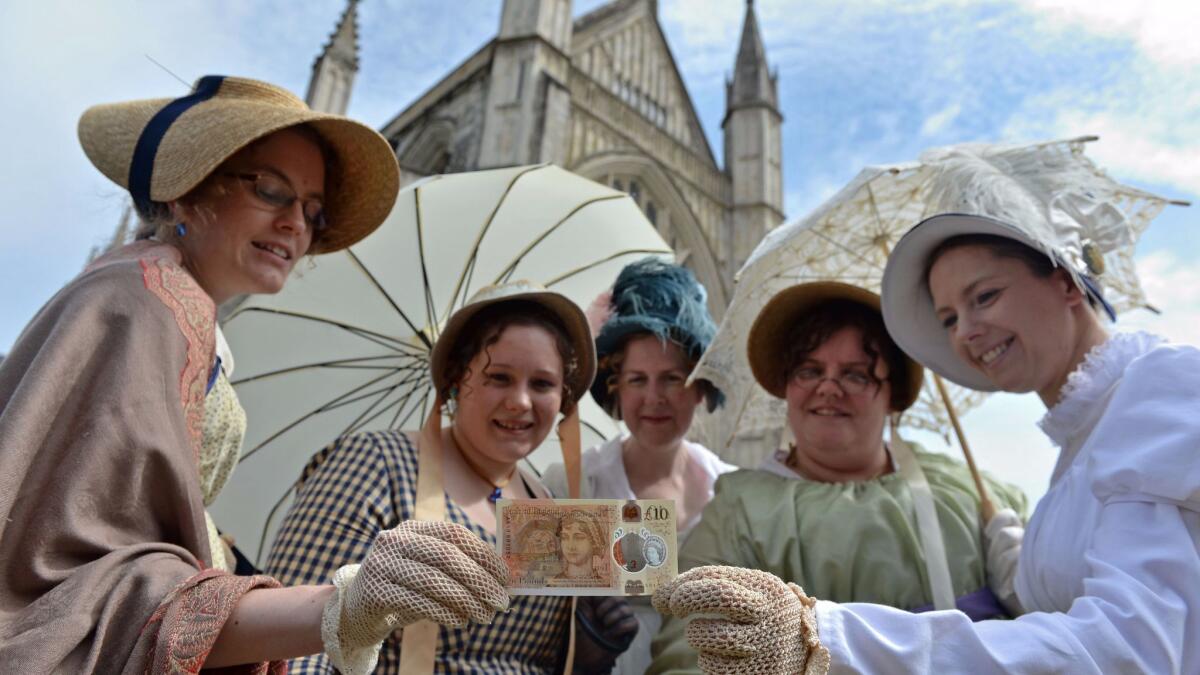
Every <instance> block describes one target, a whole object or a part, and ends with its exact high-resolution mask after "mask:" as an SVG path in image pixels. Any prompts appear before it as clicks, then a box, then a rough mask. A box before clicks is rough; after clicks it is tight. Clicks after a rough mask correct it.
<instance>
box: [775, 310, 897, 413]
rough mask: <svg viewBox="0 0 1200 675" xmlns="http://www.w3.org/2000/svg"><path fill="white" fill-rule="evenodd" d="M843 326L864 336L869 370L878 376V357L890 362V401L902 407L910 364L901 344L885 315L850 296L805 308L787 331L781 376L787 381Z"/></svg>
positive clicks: (888, 366)
mask: <svg viewBox="0 0 1200 675" xmlns="http://www.w3.org/2000/svg"><path fill="white" fill-rule="evenodd" d="M844 328H853V329H855V330H857V331H858V332H859V334H860V335H861V336H862V350H863V351H864V352H865V353H866V354H867V356H868V357H869V358H870V360H871V364H870V368H869V369H868V373H869V374H870V375H871V377H872V378H874V377H875V369H876V367H877V365H878V364H879V359H881V358H882V359H883V362H884V363H885V364H886V365H887V368H888V375H887V381H888V382H889V383H890V384H891V386H892V393H891V400H890V401H889V403H890V404H891V407H892V409H893V410H901V409H903V408H904V406H905V404H906V403H907V400H906V399H907V397H908V376H909V375H908V364H907V362H906V361H905V359H904V354H902V353H901V352H900V348H899V347H897V346H896V343H895V342H893V341H892V338H891V336H890V335H888V332H887V328H886V327H885V326H884V325H883V317H882V316H881V315H880V314H879V312H878V311H877V310H875V309H872V308H870V307H867V306H866V305H863V304H860V303H857V302H853V301H851V300H830V301H828V302H824V303H822V304H820V305H817V306H816V307H814V308H812V309H810V310H808V311H806V312H804V313H803V314H802V315H801V316H800V317H799V318H798V319H797V321H796V322H795V323H794V324H792V327H791V329H790V330H789V331H788V338H787V342H786V344H787V345H788V347H787V352H786V353H785V354H784V355H783V356H784V359H783V366H784V369H783V373H782V377H783V378H784V380H785V381H786V380H787V379H789V378H791V376H792V373H794V372H795V371H796V369H797V368H799V367H800V364H802V363H804V361H805V360H806V359H808V357H809V355H810V354H812V353H813V352H814V351H816V350H817V349H819V348H820V347H821V345H823V344H825V342H826V341H827V340H829V338H831V337H833V335H834V334H835V333H837V332H839V331H841V330H842V329H844Z"/></svg>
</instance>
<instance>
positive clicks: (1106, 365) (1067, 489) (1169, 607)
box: [817, 334, 1200, 673]
mask: <svg viewBox="0 0 1200 675" xmlns="http://www.w3.org/2000/svg"><path fill="white" fill-rule="evenodd" d="M1040 425H1041V427H1042V430H1043V431H1045V432H1046V434H1047V435H1048V436H1049V437H1050V439H1051V440H1052V441H1053V442H1054V443H1055V444H1056V445H1058V446H1059V447H1060V449H1061V450H1060V455H1059V460H1058V464H1057V466H1056V467H1055V470H1054V474H1053V476H1052V478H1051V483H1050V489H1049V491H1048V492H1047V493H1046V495H1045V496H1044V497H1043V498H1042V500H1041V502H1040V503H1039V504H1038V506H1037V509H1036V511H1035V512H1034V514H1033V517H1032V518H1031V519H1030V520H1029V525H1028V528H1027V530H1026V533H1025V540H1024V546H1023V549H1022V551H1021V560H1020V564H1019V566H1018V568H1017V579H1016V589H1017V595H1018V597H1019V598H1020V601H1021V604H1022V605H1023V606H1024V607H1025V608H1027V609H1028V611H1029V612H1030V613H1029V614H1025V615H1023V616H1021V617H1020V618H1018V619H1015V620H1013V621H983V622H979V623H971V621H970V620H969V619H967V617H966V615H964V614H962V613H960V612H957V611H944V612H929V613H927V614H919V615H914V614H909V613H907V612H903V611H900V610H895V609H891V608H887V607H880V606H877V605H866V604H853V603H851V604H843V605H839V604H836V603H831V602H824V601H822V602H818V604H817V626H818V631H819V634H820V638H821V642H822V643H823V644H825V646H826V647H828V648H829V650H830V652H831V654H832V656H833V667H832V669H831V671H830V672H831V673H860V672H863V673H951V672H971V673H1200V350H1197V349H1195V348H1193V347H1187V346H1176V345H1168V344H1166V343H1164V342H1163V341H1162V340H1161V339H1160V338H1157V337H1154V336H1151V335H1146V334H1117V335H1114V336H1113V337H1112V338H1110V339H1109V340H1108V341H1106V342H1105V343H1104V344H1103V345H1100V346H1099V347H1097V348H1096V349H1095V350H1093V351H1092V353H1091V354H1089V355H1088V357H1087V358H1086V359H1085V360H1084V362H1083V364H1081V365H1080V367H1079V368H1078V369H1077V370H1076V371H1075V372H1074V373H1072V374H1071V376H1070V378H1069V379H1068V382H1067V385H1066V386H1065V387H1064V389H1063V395H1062V398H1061V400H1060V402H1059V403H1058V404H1057V405H1056V406H1054V408H1052V409H1051V410H1050V411H1049V412H1048V413H1047V414H1046V417H1045V418H1044V419H1043V420H1042V421H1041V423H1040Z"/></svg>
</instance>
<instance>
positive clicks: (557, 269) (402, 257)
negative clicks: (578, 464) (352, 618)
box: [212, 165, 673, 561]
mask: <svg viewBox="0 0 1200 675" xmlns="http://www.w3.org/2000/svg"><path fill="white" fill-rule="evenodd" d="M647 255H661V256H673V253H672V251H671V249H670V247H669V246H668V245H667V244H666V243H665V242H664V241H663V240H662V238H661V237H660V236H659V234H658V233H657V231H656V230H655V228H654V226H653V225H651V224H650V223H649V222H648V221H647V220H646V219H645V217H644V216H643V215H642V213H641V211H640V210H639V209H638V206H637V205H636V203H634V202H633V201H632V200H631V199H630V198H629V197H628V196H627V195H626V194H625V193H623V192H618V191H616V190H613V189H611V188H608V187H605V186H603V185H600V184H599V183H595V182H592V181H590V180H587V179H585V178H582V177H579V176H576V175H575V174H572V173H570V172H568V171H565V170H563V169H561V168H558V167H555V166H550V165H542V166H526V167H515V168H506V169H497V170H491V171H479V172H472V173H463V174H453V175H447V176H434V177H431V178H427V179H423V180H421V181H419V182H417V183H414V184H412V185H409V186H407V187H405V188H404V189H402V190H401V191H400V194H399V196H398V198H397V200H396V205H395V208H394V209H393V211H392V213H391V215H389V216H388V219H387V220H386V221H385V222H384V224H383V225H382V226H381V227H380V228H379V229H378V230H376V231H375V232H374V233H373V234H371V235H370V236H369V237H367V238H366V239H364V240H363V241H362V242H360V243H358V244H356V245H354V246H352V247H351V248H349V249H347V250H345V251H340V252H337V253H332V254H328V255H324V256H321V257H320V258H318V259H315V261H314V262H313V263H312V264H310V265H306V264H305V263H301V264H300V265H298V266H297V271H296V272H295V273H294V274H293V276H292V278H291V279H289V281H288V284H287V286H286V287H285V288H284V290H283V291H281V292H280V293H278V294H276V295H272V296H252V297H251V298H249V299H248V300H247V301H246V302H244V303H243V304H242V305H241V306H239V307H238V308H237V309H236V310H235V311H234V312H233V313H232V314H231V315H230V317H229V318H228V319H227V320H226V321H225V323H224V326H223V328H224V331H225V335H226V337H227V339H228V341H229V343H230V346H231V348H232V350H233V352H234V354H235V355H236V357H237V361H238V368H237V371H236V373H235V377H234V381H233V384H234V388H235V389H236V391H237V394H238V397H239V398H240V399H241V402H242V405H243V406H244V407H245V408H246V412H247V417H248V420H249V423H248V429H247V433H246V440H245V443H244V446H243V451H242V457H241V460H240V462H239V465H238V469H237V471H236V472H234V474H233V476H232V477H231V479H230V481H229V483H228V484H227V485H226V486H225V489H224V490H223V491H222V493H221V496H220V498H219V499H218V500H217V501H216V503H215V504H214V505H213V508H212V514H213V518H214V520H215V521H216V522H217V524H218V525H219V526H220V527H221V528H222V530H223V531H226V532H230V533H232V534H233V535H234V536H235V537H236V539H237V542H238V547H239V548H240V549H241V550H242V551H243V552H244V553H245V554H246V555H247V556H248V557H249V558H250V559H251V560H258V561H263V560H265V558H266V552H267V550H268V549H269V545H270V542H271V540H272V538H273V536H274V529H275V527H277V526H278V523H279V521H281V520H282V518H283V515H284V514H285V513H286V508H287V505H288V503H289V497H290V493H291V489H292V485H293V484H294V482H295V481H296V479H297V478H298V477H299V475H300V471H301V469H302V468H303V467H304V465H305V464H306V463H307V462H308V460H309V458H310V457H311V456H312V455H313V454H314V453H315V452H317V451H318V450H320V449H321V448H322V447H324V446H326V445H327V444H328V443H330V442H331V441H333V440H334V439H335V438H337V437H339V436H342V435H345V434H351V433H355V432H359V431H369V430H381V429H406V430H414V431H415V430H417V429H419V428H420V427H421V425H422V423H423V422H424V420H425V418H426V414H427V413H428V412H429V407H430V406H431V405H432V403H433V399H434V393H433V391H432V382H431V380H430V374H429V357H430V350H431V348H432V345H433V343H434V341H436V340H437V337H438V334H439V332H440V330H441V327H442V326H443V325H444V323H445V321H446V320H447V319H448V318H449V316H450V315H451V314H452V313H453V312H454V311H455V310H456V309H458V308H459V307H461V306H462V305H463V304H465V303H466V301H467V299H468V298H470V297H471V295H472V294H473V293H474V292H475V291H477V290H478V289H480V288H482V287H484V286H488V285H492V284H497V283H504V282H507V281H516V280H520V279H526V280H530V281H533V282H535V283H538V284H541V285H543V286H545V287H547V288H549V289H551V290H556V291H559V292H561V293H563V294H564V295H566V296H567V297H569V298H571V299H572V300H574V301H575V302H576V303H577V304H579V305H581V306H584V307H586V306H587V304H588V303H590V302H591V301H592V299H593V298H595V297H596V296H597V295H598V294H599V293H600V292H601V291H603V290H605V289H607V288H608V287H610V286H611V285H612V282H613V279H615V278H616V276H617V273H618V272H619V271H620V270H621V268H622V267H624V266H625V265H626V264H628V263H629V262H632V261H633V260H637V259H640V258H643V257H645V256H647ZM580 416H581V420H582V429H583V443H584V447H587V446H588V445H589V444H592V443H598V442H600V441H602V440H604V439H605V438H607V437H609V436H610V435H612V434H613V433H615V432H616V430H617V427H616V425H615V423H614V422H613V421H612V420H611V419H609V417H608V416H607V415H606V414H604V412H603V411H601V410H600V409H599V407H598V406H596V404H595V403H594V402H593V401H592V400H591V398H590V397H586V396H585V397H584V398H583V400H581V401H580ZM558 456H559V449H558V439H557V438H555V437H554V435H553V434H551V437H550V438H548V439H547V441H546V443H544V444H543V445H542V447H541V448H539V449H538V450H537V451H535V453H534V455H532V456H531V459H532V460H533V461H534V464H535V465H544V464H546V463H548V462H549V461H553V460H555V459H557V458H558Z"/></svg>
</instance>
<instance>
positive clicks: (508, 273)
mask: <svg viewBox="0 0 1200 675" xmlns="http://www.w3.org/2000/svg"><path fill="white" fill-rule="evenodd" d="M626 197H628V195H626V194H624V193H620V192H618V193H616V194H611V195H606V196H603V197H593V198H591V199H588V200H586V201H584V202H581V203H579V204H578V205H577V206H576V207H575V208H573V209H571V210H570V211H569V212H568V213H567V215H565V216H563V217H562V219H561V220H559V221H558V222H557V223H555V224H553V225H551V226H550V227H549V228H547V229H546V230H545V231H544V232H542V233H541V234H539V235H538V236H537V237H535V238H534V239H533V240H532V241H530V242H529V244H528V245H527V246H526V247H525V248H523V249H521V252H520V253H518V254H517V255H516V257H515V258H513V260H512V262H510V263H509V264H508V266H507V267H505V268H504V269H503V270H501V272H500V274H498V275H497V276H496V279H495V281H493V282H492V283H494V284H502V283H504V282H506V281H508V280H509V279H510V278H512V274H513V272H515V271H516V270H517V266H518V265H520V264H521V261H522V260H523V259H524V258H525V256H527V255H529V252H530V251H532V250H533V249H535V248H537V246H538V244H540V243H542V242H543V241H545V239H546V237H549V236H550V235H551V234H554V232H555V230H557V229H558V228H560V227H562V225H563V224H564V223H566V222H567V221H568V220H570V219H571V217H572V216H574V215H575V214H576V213H579V212H580V211H582V210H583V209H584V208H586V207H588V206H591V205H592V204H596V203H598V202H605V201H609V200H612V199H625V198H626Z"/></svg>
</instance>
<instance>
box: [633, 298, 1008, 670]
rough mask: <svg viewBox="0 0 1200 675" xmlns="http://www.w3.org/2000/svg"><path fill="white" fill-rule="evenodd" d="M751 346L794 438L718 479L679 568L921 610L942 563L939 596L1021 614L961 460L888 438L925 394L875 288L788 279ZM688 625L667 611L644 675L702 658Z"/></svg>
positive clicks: (978, 611) (981, 613) (692, 666)
mask: <svg viewBox="0 0 1200 675" xmlns="http://www.w3.org/2000/svg"><path fill="white" fill-rule="evenodd" d="M747 342H748V346H747V349H748V352H749V359H750V365H751V369H752V371H753V373H754V376H755V379H757V380H758V382H759V384H760V385H762V387H763V388H764V389H766V390H767V392H768V393H770V394H772V395H773V396H776V397H778V398H783V399H785V400H786V401H787V416H788V426H789V427H790V428H791V431H792V434H793V436H794V437H795V443H794V444H792V445H791V446H790V447H788V448H786V449H780V450H778V451H777V452H776V453H775V455H774V456H772V457H768V458H767V459H766V460H765V461H764V462H763V464H762V465H761V466H759V468H758V469H757V470H754V471H738V472H736V473H733V474H729V475H727V476H723V477H722V478H721V479H720V480H719V481H718V482H717V486H716V495H715V496H714V497H713V500H712V501H711V502H710V503H709V504H708V506H707V507H706V508H705V509H704V515H703V517H702V518H701V519H700V524H699V525H698V526H697V527H696V529H695V530H694V531H693V532H692V534H691V536H690V537H689V538H688V539H687V541H686V542H685V543H684V545H683V548H682V550H681V552H680V557H679V565H680V569H681V570H688V569H692V568H697V567H701V566H705V565H733V566H737V567H746V568H751V569H755V570H761V571H763V572H769V573H771V574H774V575H776V576H777V577H779V578H780V579H783V580H784V581H787V582H790V583H793V584H797V585H799V586H802V587H803V588H804V590H805V591H806V592H808V593H811V594H813V595H814V596H816V597H821V598H826V597H836V598H838V599H839V601H840V602H875V603H880V604H886V605H890V606H892V607H898V608H900V609H905V610H910V611H924V610H927V609H932V608H933V603H934V602H935V600H938V599H939V595H938V594H939V593H940V592H941V591H940V589H939V586H938V584H939V583H940V582H939V578H941V577H939V575H938V573H937V572H936V570H937V569H939V568H938V565H940V564H944V565H945V566H947V567H948V568H949V569H948V574H947V577H948V578H945V584H946V587H945V593H944V595H942V596H941V597H944V598H947V599H948V600H949V601H951V602H955V604H957V606H958V607H959V608H960V609H962V610H963V611H965V612H967V613H968V614H970V615H971V616H972V617H973V618H975V619H983V618H990V617H994V616H1000V615H1004V614H1006V613H1008V612H1009V611H1015V608H1007V607H1005V606H1003V605H1002V604H1001V602H998V601H997V598H996V597H995V595H993V593H992V591H991V590H990V588H989V585H988V582H989V581H990V580H992V579H994V578H996V577H998V574H997V571H996V570H992V569H989V568H987V566H986V565H985V557H986V555H985V553H986V551H985V549H984V546H983V543H984V542H983V540H982V538H981V536H980V535H981V532H980V523H979V512H978V501H977V498H976V496H975V493H974V489H973V484H972V482H971V477H970V474H969V473H968V471H967V469H966V467H965V466H963V465H962V464H961V463H959V462H955V461H953V460H951V459H949V458H948V457H946V456H944V455H940V454H930V453H925V452H921V451H915V452H914V451H913V450H911V449H909V448H908V446H907V444H898V443H896V442H895V439H892V442H890V443H889V442H885V441H884V436H883V431H884V427H885V426H886V422H887V419H888V417H889V416H890V415H892V414H896V413H899V412H902V411H903V410H905V409H907V408H908V407H909V406H910V405H912V403H913V401H914V400H916V398H917V395H918V393H919V392H920V388H921V384H922V382H923V371H922V369H921V367H920V366H919V365H917V364H916V363H915V362H914V361H912V360H911V359H909V358H907V357H906V356H905V355H904V354H903V353H902V352H901V351H900V349H899V348H898V347H897V346H896V345H895V343H894V342H892V339H891V337H890V336H889V335H888V333H887V331H886V329H885V328H884V324H883V318H882V317H881V316H880V312H879V296H877V295H875V294H873V293H871V292H869V291H866V290H863V289H860V288H856V287H854V286H849V285H846V284H841V283H834V282H815V283H809V284H801V285H798V286H792V287H790V288H787V289H784V290H783V291H781V292H779V293H778V294H776V296H775V297H773V298H772V299H771V300H770V301H769V302H768V303H767V304H766V305H765V306H764V307H763V309H762V311H761V312H760V313H759V315H758V317H757V318H756V319H755V321H754V324H753V326H752V327H751V330H750V335H749V338H748V341H747ZM914 475H920V476H921V479H920V481H914V480H913V479H912V478H911V477H912V476H914ZM917 482H920V483H923V484H924V485H925V488H924V490H925V491H926V493H927V494H928V493H931V495H929V496H928V497H927V498H928V499H929V501H930V508H931V509H932V511H933V512H934V513H935V514H936V518H935V519H933V521H932V522H934V523H936V525H937V527H938V528H939V530H940V534H939V537H940V540H941V542H942V547H943V551H935V550H931V549H930V548H928V547H927V546H926V545H925V543H924V541H925V540H924V538H923V537H922V534H927V533H922V531H921V526H923V525H924V523H918V518H919V516H917V515H916V513H917V511H918V510H919V509H920V508H923V507H921V505H920V503H919V502H918V499H920V497H919V494H918V493H919V492H920V489H919V488H917V487H916V484H917ZM989 487H990V489H991V492H992V494H993V495H994V496H995V498H996V499H997V501H998V502H999V503H1000V504H1002V505H1003V506H1005V507H1008V508H1010V509H1015V510H1018V511H1023V510H1024V508H1025V500H1024V497H1023V496H1022V495H1021V494H1020V493H1019V492H1018V491H1017V490H1015V489H1014V488H1011V487H1009V486H1006V485H1002V484H998V483H995V482H992V481H989ZM1013 517H1016V516H1015V514H1014V516H1013ZM797 552H799V554H798V555H797ZM933 556H940V558H941V559H942V560H943V561H944V562H939V560H938V559H937V558H935V557H933ZM1001 600H1003V598H1001ZM684 626H685V622H684V621H683V620H681V619H679V618H668V619H666V620H665V621H664V623H663V629H662V632H661V633H660V634H659V637H658V639H657V640H655V642H654V655H655V658H654V662H653V664H652V666H651V668H650V670H649V671H648V672H651V673H677V672H695V671H696V670H697V669H698V668H699V667H700V663H701V658H700V656H699V655H698V654H697V653H696V652H695V651H694V650H693V649H692V648H691V647H690V646H689V645H688V643H687V640H686V637H685V629H684ZM742 665H743V666H744V667H745V668H746V669H750V665H747V664H742ZM764 672H780V671H764Z"/></svg>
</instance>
